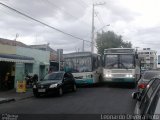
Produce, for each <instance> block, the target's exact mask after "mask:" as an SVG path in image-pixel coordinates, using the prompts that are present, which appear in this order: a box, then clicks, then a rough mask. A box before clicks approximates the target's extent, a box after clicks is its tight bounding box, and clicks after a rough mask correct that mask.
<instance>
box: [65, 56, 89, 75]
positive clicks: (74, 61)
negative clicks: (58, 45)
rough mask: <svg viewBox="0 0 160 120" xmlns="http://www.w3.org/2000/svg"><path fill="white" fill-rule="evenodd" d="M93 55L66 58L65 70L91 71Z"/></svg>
mask: <svg viewBox="0 0 160 120" xmlns="http://www.w3.org/2000/svg"><path fill="white" fill-rule="evenodd" d="M91 63H92V62H91V57H76V58H67V59H66V60H65V70H67V71H70V72H72V73H74V72H91V71H92V64H91Z"/></svg>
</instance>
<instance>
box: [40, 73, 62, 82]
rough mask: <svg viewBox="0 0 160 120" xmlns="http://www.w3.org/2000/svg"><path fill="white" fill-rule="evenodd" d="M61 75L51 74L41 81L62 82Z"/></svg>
mask: <svg viewBox="0 0 160 120" xmlns="http://www.w3.org/2000/svg"><path fill="white" fill-rule="evenodd" d="M62 78H63V73H51V74H48V75H46V76H45V77H44V79H43V80H62Z"/></svg>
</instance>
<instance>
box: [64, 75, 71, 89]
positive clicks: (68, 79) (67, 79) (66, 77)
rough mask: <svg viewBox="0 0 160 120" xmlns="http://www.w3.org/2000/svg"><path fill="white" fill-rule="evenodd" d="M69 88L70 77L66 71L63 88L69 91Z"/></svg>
mask: <svg viewBox="0 0 160 120" xmlns="http://www.w3.org/2000/svg"><path fill="white" fill-rule="evenodd" d="M69 88H70V78H69V75H68V73H65V74H64V78H63V89H64V90H65V91H68V89H69Z"/></svg>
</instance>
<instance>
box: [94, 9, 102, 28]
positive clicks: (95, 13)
mask: <svg viewBox="0 0 160 120" xmlns="http://www.w3.org/2000/svg"><path fill="white" fill-rule="evenodd" d="M95 15H96V17H97V19H98V21H99V23H100V24H101V25H102V26H104V24H103V22H102V21H101V19H100V18H99V17H98V14H97V13H96V12H95Z"/></svg>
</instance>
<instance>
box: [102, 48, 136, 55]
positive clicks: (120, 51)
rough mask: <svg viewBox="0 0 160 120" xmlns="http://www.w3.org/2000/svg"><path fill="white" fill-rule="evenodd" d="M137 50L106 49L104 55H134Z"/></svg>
mask: <svg viewBox="0 0 160 120" xmlns="http://www.w3.org/2000/svg"><path fill="white" fill-rule="evenodd" d="M134 52H135V50H134V49H132V48H113V49H105V50H104V53H105V54H106V53H134Z"/></svg>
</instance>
